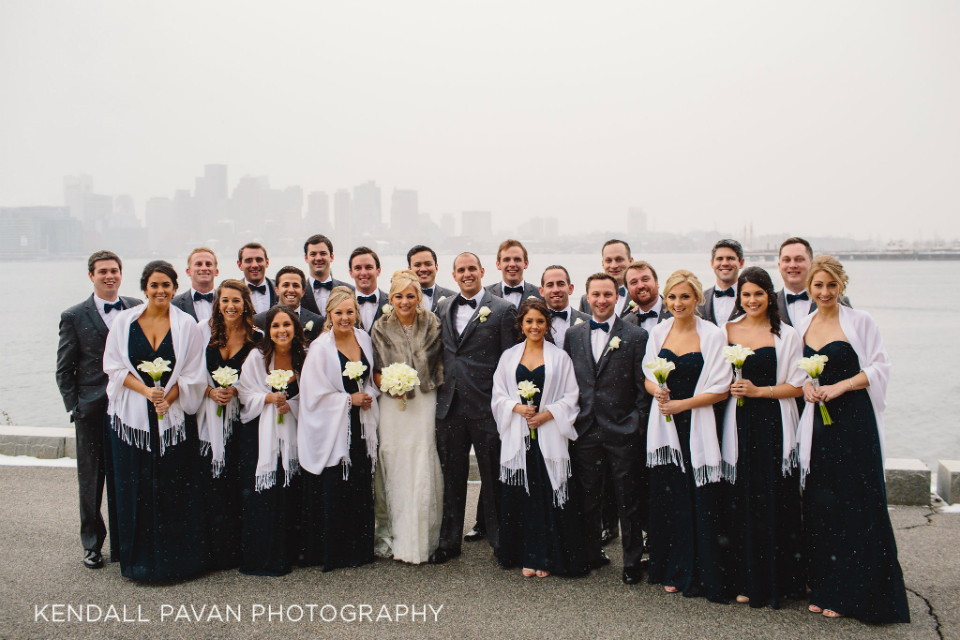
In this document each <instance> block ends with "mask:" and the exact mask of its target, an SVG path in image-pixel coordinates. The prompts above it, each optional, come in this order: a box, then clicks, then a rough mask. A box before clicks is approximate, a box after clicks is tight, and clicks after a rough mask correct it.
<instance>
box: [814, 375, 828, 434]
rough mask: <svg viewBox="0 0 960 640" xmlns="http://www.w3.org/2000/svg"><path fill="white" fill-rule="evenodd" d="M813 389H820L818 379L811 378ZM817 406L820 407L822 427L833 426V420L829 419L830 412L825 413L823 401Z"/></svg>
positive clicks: (825, 407)
mask: <svg viewBox="0 0 960 640" xmlns="http://www.w3.org/2000/svg"><path fill="white" fill-rule="evenodd" d="M813 388H814V389H819V388H820V380H819V379H818V378H813ZM817 404H819V405H820V417H821V418H823V424H824V426H826V425H831V424H833V418H831V417H830V412H829V411H827V405H826V404H824V402H823V400H821V401H820V402H818V403H817Z"/></svg>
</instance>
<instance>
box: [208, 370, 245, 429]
mask: <svg viewBox="0 0 960 640" xmlns="http://www.w3.org/2000/svg"><path fill="white" fill-rule="evenodd" d="M210 377H211V378H213V381H214V382H216V383H217V384H218V385H220V388H221V389H226V388H227V387H232V386H233V385H235V384H236V383H237V380H239V379H240V375H239V373H238V372H237V370H236V369H233V368H231V367H220V368H219V369H217V370H216V371H214V372H213V373H211V374H210ZM217 417H218V418H222V417H223V405H219V404H218V405H217Z"/></svg>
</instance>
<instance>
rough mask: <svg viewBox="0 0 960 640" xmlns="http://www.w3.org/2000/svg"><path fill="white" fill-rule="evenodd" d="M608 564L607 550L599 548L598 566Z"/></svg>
mask: <svg viewBox="0 0 960 640" xmlns="http://www.w3.org/2000/svg"><path fill="white" fill-rule="evenodd" d="M608 564H610V557H609V556H608V555H607V552H606V551H604V550H603V549H600V566H601V567H605V566H607V565H608Z"/></svg>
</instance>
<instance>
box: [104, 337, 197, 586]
mask: <svg viewBox="0 0 960 640" xmlns="http://www.w3.org/2000/svg"><path fill="white" fill-rule="evenodd" d="M127 348H128V350H129V351H128V353H129V356H130V362H131V363H133V364H134V366H136V365H138V364H139V363H141V362H143V361H144V360H151V361H152V360H154V359H156V358H163V359H164V360H169V361H170V365H169V366H170V369H173V368H174V365H175V364H176V361H177V356H176V354H175V353H174V350H173V336H172V334H171V333H170V332H169V331H168V332H167V335H166V336H164V338H163V340H162V341H161V342H160V346H159V347H158V348H157V349H156V351H154V349H153V347H152V346H151V345H150V341H149V340H148V339H147V336H146V335H145V334H144V333H143V329H141V328H140V323H138V322H134V323H133V324H131V325H130V339H129V341H128V345H127ZM137 373H138V374H140V378H141V380H143V383H144V384H145V385H147V386H148V387H151V388H152V387H153V386H154V384H153V379H152V378H151V377H150V376H149V375H148V374H146V373H143V372H142V371H139V370H138V371H137ZM169 379H170V372H168V373H165V374H163V377H161V379H160V381H161V383H162V384H163V385H166V384H167V381H168V380H169ZM134 401H139V402H145V403H147V411H148V415H149V419H150V449H151V450H150V451H147V450H146V449H139V448H137V447H135V446H133V445H132V444H127V443H126V442H124V441H123V440H122V439H121V438H120V436H119V435H117V433H116V432H115V431H114V430H113V429H111V430H110V439H111V442H110V446H111V451H112V455H113V475H114V490H115V492H116V496H117V529H118V533H119V538H120V540H119V543H120V544H119V547H120V550H119V555H120V573H121V574H122V575H123V576H124V577H126V578H130V579H131V580H143V581H158V580H174V579H179V578H185V577H187V576H191V575H194V574H197V573H200V572H202V571H207V570H209V569H211V568H212V562H211V557H210V545H209V542H208V538H207V530H206V526H205V520H204V513H203V495H202V492H201V488H200V487H201V478H200V474H201V470H200V467H199V465H198V464H197V462H198V461H197V454H196V452H197V450H198V449H199V447H200V438H199V436H198V434H197V423H196V420H194V419H192V418H188V420H187V424H186V439H185V440H184V441H181V442H179V443H177V444H175V445H173V446H169V447H166V449H165V450H164V452H163V455H162V456H161V455H160V430H159V423H158V422H157V413H156V411H154V409H153V403H152V402H150V401H149V400H147V399H146V398H142V399H141V398H134Z"/></svg>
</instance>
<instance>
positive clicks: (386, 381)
mask: <svg viewBox="0 0 960 640" xmlns="http://www.w3.org/2000/svg"><path fill="white" fill-rule="evenodd" d="M418 386H420V377H419V376H418V375H417V371H416V369H414V368H413V367H411V366H410V365H408V364H406V363H403V362H394V363H393V364H391V365H390V366H389V367H386V368H384V369H383V371H381V372H380V391H382V392H383V393H389V394H390V395H392V396H393V397H395V398H397V400H398V402H399V408H400V411H406V410H407V394H408V393H410V392H411V391H413V390H414V389H415V388H416V387H418Z"/></svg>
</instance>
